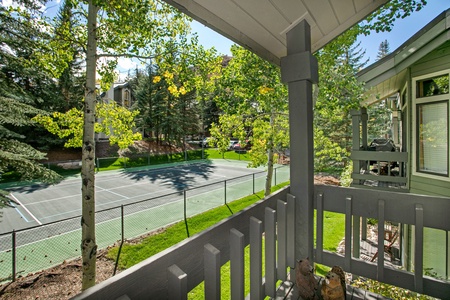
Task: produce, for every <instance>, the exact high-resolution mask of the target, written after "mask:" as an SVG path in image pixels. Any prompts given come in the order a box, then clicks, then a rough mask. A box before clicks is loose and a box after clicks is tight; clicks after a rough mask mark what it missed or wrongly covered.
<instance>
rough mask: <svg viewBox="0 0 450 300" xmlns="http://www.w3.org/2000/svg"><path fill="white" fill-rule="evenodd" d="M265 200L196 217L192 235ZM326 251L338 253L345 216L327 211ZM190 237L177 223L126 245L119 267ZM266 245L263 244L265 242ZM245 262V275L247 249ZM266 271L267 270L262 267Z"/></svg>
mask: <svg viewBox="0 0 450 300" xmlns="http://www.w3.org/2000/svg"><path fill="white" fill-rule="evenodd" d="M288 184H289V182H286V183H283V184H280V185H277V186H275V187H273V188H272V191H276V190H278V189H280V188H282V187H284V186H286V185H288ZM261 198H263V191H261V192H258V193H256V194H254V195H250V196H247V197H244V198H242V199H239V200H236V201H233V202H230V203H229V204H228V206H225V205H223V206H221V207H218V208H214V209H212V210H209V211H207V212H204V213H202V214H199V215H196V216H194V217H191V218H189V219H188V226H189V233H190V234H191V235H192V234H195V233H197V232H200V231H202V230H204V229H206V228H208V227H210V226H212V225H214V224H216V223H217V222H219V221H220V220H222V219H224V218H227V217H229V216H230V215H231V214H232V213H233V212H238V211H240V210H242V209H244V208H246V207H248V206H249V205H251V204H253V203H255V202H256V201H258V200H260V199H261ZM324 218H325V219H324V223H325V224H324V230H325V232H324V245H323V246H324V249H326V250H329V251H336V248H337V246H338V245H339V242H340V241H341V240H342V238H343V236H344V227H345V216H344V215H343V214H338V213H331V212H325V214H324ZM186 237H187V234H186V227H185V224H184V222H179V223H176V224H174V225H172V226H169V227H167V228H166V229H165V230H164V231H163V232H161V233H158V234H155V235H152V236H149V237H147V238H145V239H143V240H142V242H141V243H139V244H133V245H131V244H125V245H124V246H123V248H122V251H121V254H120V260H119V268H122V269H127V268H129V267H131V266H133V265H135V264H137V263H139V262H141V261H142V260H144V259H146V258H148V257H150V256H152V255H154V254H156V253H158V252H161V251H162V250H164V249H167V248H168V247H170V246H172V245H174V244H176V243H178V242H181V241H183V240H184V239H185V238H186ZM263 245H264V243H263ZM118 250H119V248H118V247H114V248H112V249H110V250H109V252H108V255H107V256H108V257H109V258H110V259H113V260H115V259H116V257H117V254H118ZM245 255H246V257H245V262H246V267H245V268H246V272H247V273H246V274H248V272H249V268H250V267H249V257H248V256H249V249H248V247H246V250H245ZM329 269H330V268H329V267H326V266H322V265H317V266H316V270H317V274H318V275H322V276H323V275H325V274H326V273H327V272H328V271H329ZM263 270H264V268H263ZM229 274H230V271H229V263H226V264H225V265H223V266H222V268H221V280H222V281H221V286H222V293H221V296H222V298H223V299H229V298H230V295H229V286H230V278H229ZM249 290H250V287H249V282H248V280H247V281H246V287H245V293H246V294H248V293H249ZM189 299H204V292H203V284H200V285H199V286H197V287H196V288H194V289H193V290H192V291H190V292H189Z"/></svg>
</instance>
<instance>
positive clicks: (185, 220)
mask: <svg viewBox="0 0 450 300" xmlns="http://www.w3.org/2000/svg"><path fill="white" fill-rule="evenodd" d="M183 195H184V224H185V225H186V233H187V236H188V237H189V227H188V223H187V216H186V208H187V204H186V200H187V197H186V190H184V191H183Z"/></svg>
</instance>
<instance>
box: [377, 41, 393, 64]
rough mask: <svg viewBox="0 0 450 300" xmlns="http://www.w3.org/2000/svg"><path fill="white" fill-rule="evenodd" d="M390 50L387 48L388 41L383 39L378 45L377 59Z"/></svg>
mask: <svg viewBox="0 0 450 300" xmlns="http://www.w3.org/2000/svg"><path fill="white" fill-rule="evenodd" d="M390 52H391V50H390V49H389V42H388V41H387V40H384V41H382V42H381V43H380V46H379V47H378V54H377V60H380V59H382V58H383V57H385V56H387V55H388V54H389V53H390Z"/></svg>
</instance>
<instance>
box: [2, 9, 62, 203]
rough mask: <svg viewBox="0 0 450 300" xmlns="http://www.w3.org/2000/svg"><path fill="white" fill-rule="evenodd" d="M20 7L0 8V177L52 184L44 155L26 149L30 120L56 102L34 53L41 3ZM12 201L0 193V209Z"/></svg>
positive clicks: (41, 34)
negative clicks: (44, 106)
mask: <svg viewBox="0 0 450 300" xmlns="http://www.w3.org/2000/svg"><path fill="white" fill-rule="evenodd" d="M22 4H23V6H22V7H21V8H20V9H19V8H13V7H5V6H3V5H0V40H1V41H2V46H1V47H0V61H1V62H2V63H1V65H0V175H1V174H6V173H10V174H11V173H13V174H16V175H17V176H18V179H20V180H33V179H39V180H41V181H44V182H55V181H56V180H58V179H59V176H58V175H57V174H56V173H54V172H52V171H50V170H48V169H46V168H45V167H43V166H42V164H40V162H39V161H41V160H43V159H45V153H43V152H40V151H38V150H36V149H35V148H33V147H32V146H30V144H31V143H32V142H33V140H32V138H34V139H35V140H34V141H37V139H36V138H35V137H33V136H34V135H35V134H36V128H35V123H34V122H33V121H32V120H31V118H32V117H33V116H34V115H36V114H38V113H45V111H42V110H39V109H38V107H39V106H42V103H44V101H45V99H48V98H53V97H57V94H56V85H55V83H54V81H53V80H52V78H51V76H50V74H48V73H47V72H45V70H42V69H40V68H39V67H38V66H37V63H36V60H35V59H36V54H37V52H38V51H39V49H40V45H41V43H44V42H45V41H48V38H49V36H48V34H47V33H46V32H45V31H43V30H42V27H41V23H40V21H39V20H40V8H41V6H40V4H39V2H37V1H36V2H33V1H31V2H28V1H27V2H24V3H22ZM9 203H11V200H10V199H9V198H7V197H6V193H5V192H0V207H3V206H4V205H8V204H9Z"/></svg>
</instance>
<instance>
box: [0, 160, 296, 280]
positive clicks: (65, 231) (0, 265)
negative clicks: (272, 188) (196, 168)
mask: <svg viewBox="0 0 450 300" xmlns="http://www.w3.org/2000/svg"><path fill="white" fill-rule="evenodd" d="M265 175H266V172H264V171H262V172H258V173H253V174H249V175H245V176H241V177H237V178H233V179H228V180H224V181H220V182H216V183H212V184H208V185H204V186H200V187H195V188H191V189H185V190H184V191H182V192H176V193H171V194H166V195H163V196H159V197H154V198H151V199H147V200H143V201H139V202H135V203H131V204H126V205H121V206H118V207H114V208H110V209H106V210H102V211H98V212H96V239H97V245H98V248H99V249H103V248H106V247H108V246H111V245H113V244H115V243H117V242H118V241H119V242H120V241H124V240H127V239H132V238H135V237H139V236H141V235H144V234H146V233H149V232H151V231H154V230H156V229H158V228H161V227H164V226H167V225H170V224H173V223H175V222H179V221H181V220H183V219H184V220H185V221H186V218H188V217H190V216H193V215H196V214H199V213H201V212H204V211H207V210H209V209H211V208H214V207H218V206H220V205H223V204H226V203H227V202H229V201H233V200H236V199H239V198H242V197H245V196H248V195H251V194H254V193H255V192H257V191H261V190H263V189H264V186H265V180H266V176H265ZM288 180H289V168H287V167H286V166H282V167H279V168H275V169H274V176H273V180H272V184H273V185H276V184H279V183H281V182H286V181H288ZM80 220H81V217H80V216H78V217H74V218H70V219H64V220H61V221H57V222H53V223H48V224H43V225H39V226H35V227H32V228H27V229H23V230H17V231H12V232H8V233H5V234H2V235H0V283H4V282H8V281H14V280H15V279H16V278H17V277H18V276H26V275H27V274H30V273H34V272H37V271H40V270H44V269H47V268H50V267H52V266H55V265H59V264H61V263H62V262H63V261H65V260H71V259H74V258H78V257H80V256H81V252H80V243H81V224H80V222H81V221H80ZM186 224H188V223H186ZM188 235H189V230H188V227H187V236H188Z"/></svg>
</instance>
